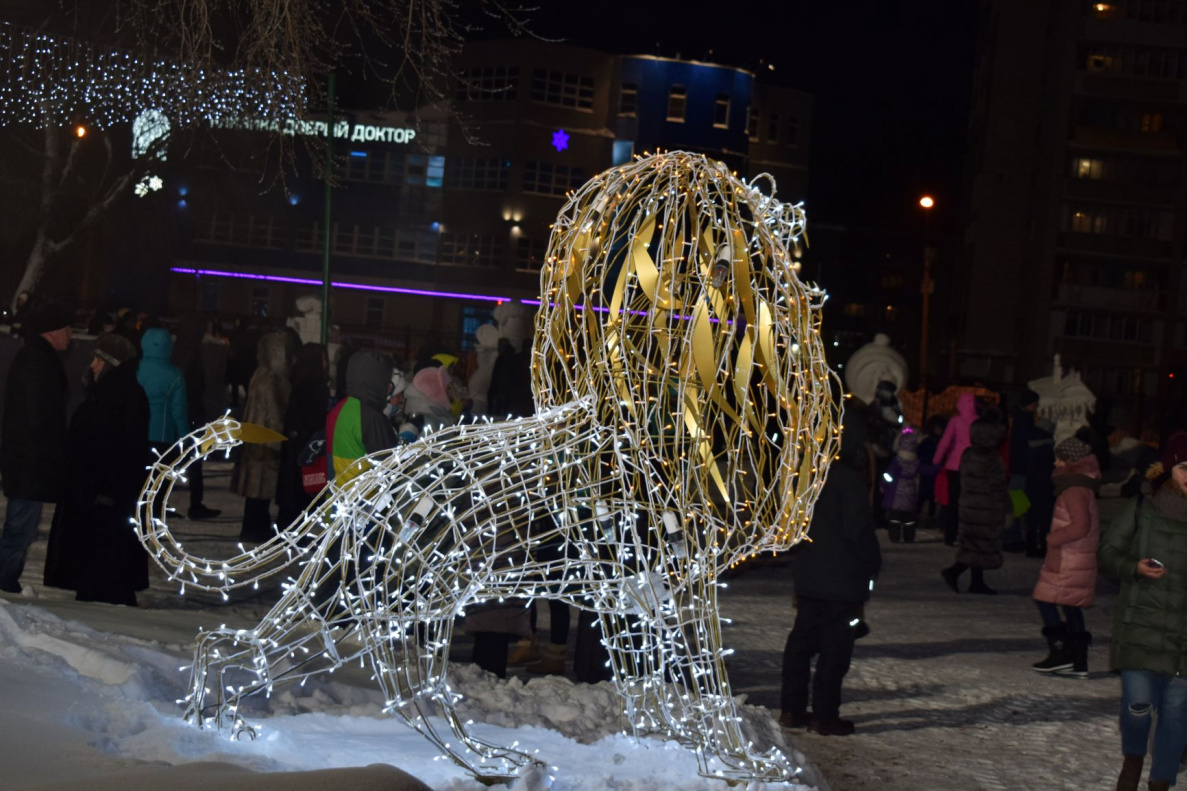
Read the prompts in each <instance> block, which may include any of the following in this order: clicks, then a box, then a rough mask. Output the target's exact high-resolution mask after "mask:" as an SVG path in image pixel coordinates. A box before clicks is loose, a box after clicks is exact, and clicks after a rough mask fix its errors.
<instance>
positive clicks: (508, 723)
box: [0, 465, 1120, 791]
mask: <svg viewBox="0 0 1187 791" xmlns="http://www.w3.org/2000/svg"><path fill="white" fill-rule="evenodd" d="M226 475H227V470H226V468H225V466H219V465H214V466H212V468H211V469H210V471H209V474H208V478H209V481H208V488H209V494H208V496H207V501H208V504H209V505H212V506H214V507H222V508H224V509H226V513H227V515H228V516H227V518H224V519H222V520H220V521H218V522H202V523H191V522H184V521H180V522H178V523H177V525H176V529H177V531H178V533H179V536H180V537H181V538H182V539H183V540H185V541H186V542H187V547H188V548H190V549H192V550H195V551H198V550H210V551H211V553H212V554H213V553H214V552H216V551H219V549H220V548H221V550H223V551H229V550H231V549H232V548H233V544H234V536H235V535H236V534H237V532H238V523H237V522H238V519H237V514H238V508H239V507H240V505H239V503H240V502H241V501H239V500H238V498H236V497H234V496H233V495H230V494H229V493H228V492H227V491H226V485H225V484H226V480H227V477H226ZM180 499H182V500H183V502H184V499H185V495H184V494H182V495H181V497H180ZM182 504H183V503H178V504H177V505H182ZM1115 505H1116V504H1115V503H1111V502H1107V501H1106V502H1103V503H1102V514H1108V513H1110V512H1111V511H1112V510H1115ZM48 517H49V513H47V515H46V520H45V521H44V522H43V525H42V536H41V538H40V539H39V541H38V543H37V544H35V545H34V549H33V552H32V554H31V556H30V562H29V565H28V567H27V569H26V574H25V578H24V580H23V582H24V583H25V584H26V585H30V586H32V587H33V588H34V590H35V593H34V595H33V596H32V597H5V598H4V599H3V600H2V602H0V690H2V691H3V700H4V701H5V708H6V709H8V711H9V712H10V713H9V714H8V715H7V716H6V717H5V718H3V719H4V720H5V722H4V723H3V724H0V762H3V764H4V765H5V767H6V769H5V777H6V782H9V781H13V780H15V781H16V787H31V786H34V785H37V784H43V783H50V782H56V781H61V780H68V779H71V778H80V777H92V776H99V775H101V774H102V773H103V772H110V771H113V770H115V769H120V768H126V767H128V766H136V765H139V764H141V763H142V762H146V761H147V762H164V763H173V764H176V763H182V762H185V761H211V760H215V761H224V762H228V763H232V764H237V765H239V766H244V767H247V768H250V769H254V770H257V771H263V772H267V771H281V770H293V769H323V768H327V767H335V766H359V765H366V764H370V763H376V762H382V763H390V764H393V765H395V766H398V767H400V768H402V769H404V770H406V771H408V772H410V773H411V774H413V775H415V776H417V777H419V778H420V779H422V780H423V781H425V782H426V783H428V784H429V785H430V786H431V787H433V788H434V789H441V790H444V789H449V791H471V790H472V789H475V790H476V789H479V788H481V786H480V785H478V784H477V783H476V782H475V781H473V780H470V779H468V778H467V777H466V776H465V775H464V774H462V773H461V772H460V771H459V770H456V769H455V768H453V767H452V765H449V764H447V763H446V762H444V761H434V760H433V756H432V751H431V750H430V749H429V745H428V743H427V742H425V741H424V740H423V739H421V737H419V736H417V735H415V734H413V733H412V732H411V731H409V730H408V729H407V728H406V727H404V726H403V725H401V724H400V723H399V722H396V721H395V720H393V719H391V718H385V717H382V716H381V715H379V714H378V708H379V705H380V699H379V698H380V696H379V694H378V692H377V690H375V688H374V686H373V685H372V684H370V683H368V680H367V678H366V674H365V673H362V672H357V671H356V672H350V671H346V672H342V673H339V674H335V677H334V678H333V679H326V680H325V681H319V682H311V684H310V685H309V687H308V688H306V689H302V690H296V689H293V690H288V691H285V692H284V693H282V694H279V695H276V696H274V698H273V699H272V700H271V701H269V703H268V704H267V706H266V709H261V710H260V711H259V712H258V719H257V721H258V722H261V723H263V725H264V731H263V734H264V736H263V737H262V738H261V739H259V740H257V741H255V742H245V743H239V742H236V743H232V742H228V741H226V739H225V737H220V736H218V735H217V734H215V733H210V732H206V733H203V732H200V731H198V730H196V729H194V728H192V727H190V726H188V725H185V724H184V723H182V722H181V720H180V709H178V708H177V707H176V706H175V705H174V704H173V701H174V699H175V698H176V697H179V696H180V694H183V692H182V689H183V686H184V681H185V676H184V674H180V673H179V672H178V670H177V667H178V665H180V664H188V658H187V655H188V651H189V642H190V640H191V639H192V637H193V635H194V633H195V632H196V630H197V628H198V627H199V626H207V627H211V626H218V625H220V624H222V623H227V624H229V625H235V624H240V625H244V626H247V625H250V624H251V623H252V622H253V621H255V620H258V619H259V617H260V616H262V615H263V614H264V613H265V612H266V611H267V608H268V607H269V606H270V604H271V602H272V601H273V600H274V596H275V590H274V589H270V590H261V591H259V592H255V593H252V594H250V595H249V596H247V597H242V596H241V597H235V598H232V601H231V602H230V603H227V604H224V603H223V602H222V601H221V597H218V596H217V595H215V596H206V597H204V596H194V595H193V594H187V595H186V597H185V598H184V599H182V598H179V597H178V596H177V595H176V591H175V590H174V588H173V586H171V585H169V584H168V583H167V581H166V580H165V579H164V576H163V574H162V573H160V572H159V570H158V569H156V568H155V566H154V567H153V587H152V589H151V590H150V591H149V592H147V593H146V594H144V595H142V597H141V598H142V600H143V603H144V604H147V605H148V608H141V609H138V610H135V611H130V610H127V609H126V608H115V607H109V606H105V605H87V604H79V603H75V602H73V601H70V598H71V595H70V594H67V593H65V592H62V591H55V590H53V589H44V588H43V587H42V586H41V583H40V576H41V571H42V564H43V562H44V552H45V544H44V538H45V534H46V533H47V532H48V528H49V519H48ZM882 538H883V550H884V558H885V564H884V566H885V570H884V572H883V574H882V577H881V579H880V580H879V581H878V588H877V590H876V592H875V598H874V600H873V601H872V602H871V604H870V605H869V607H868V609H867V620H868V621H869V623H870V626H871V628H872V630H873V631H872V634H871V635H870V636H869V637H867V638H865V639H863V640H861V641H860V642H859V643H858V647H857V651H856V653H855V656H854V662H853V668H852V670H851V671H850V673H849V676H848V678H847V679H846V684H845V694H844V703H843V706H842V714H843V716H846V717H850V718H852V719H854V720H855V721H856V723H857V728H858V730H857V734H855V735H854V736H851V737H847V738H841V737H820V736H815V735H813V734H808V733H803V732H797V733H792V734H788V735H781V734H778V733H777V731H778V729H777V728H775V727H773V722H772V721H771V717H776V716H778V702H779V671H780V662H781V656H782V650H783V643H784V640H785V639H786V635H787V631H788V630H789V629H790V626H791V621H792V618H793V611H792V608H791V579H790V576H789V573H788V569H787V567H786V566H781V565H775V564H771V565H762V566H758V567H755V568H753V569H750V570H748V571H746V572H744V573H742V574H740V575H738V576H736V577H734V578H733V579H730V580H729V588H728V589H727V590H725V591H723V592H722V595H721V601H722V606H723V610H724V613H723V614H724V615H725V616H727V617H729V618H732V619H733V625H732V626H730V627H727V628H726V630H725V639H726V642H727V644H728V645H729V647H732V648H734V649H735V650H736V653H735V654H734V656H733V657H731V664H730V675H731V682H732V684H733V691H734V694H735V695H739V696H742V695H744V696H745V697H746V699H747V703H748V704H752V705H750V706H747V707H746V708H745V711H744V714H745V717H746V719H747V721H748V723H749V727H750V729H751V731H752V732H754V733H755V734H756V735H757V736H758V737H759V738H760V739H761V738H764V737H765V738H769V739H772V740H775V741H779V740H780V739H783V738H786V739H787V740H788V741H789V743H790V746H792V747H793V749H794V750H795V751H796V752H800V753H803V754H804V755H806V757H807V759H808V765H806V767H805V769H806V774H805V779H806V780H812V779H813V774H814V770H813V768H812V766H811V764H812V763H814V764H815V765H816V766H817V767H818V768H819V770H820V772H821V773H822V775H823V777H824V779H825V781H826V782H827V786H828V787H829V788H831V789H832V791H874V790H875V789H877V791H933V790H934V791H940V790H945V791H946V790H948V789H960V791H978V790H979V789H983V790H984V791H989V790H990V789H1011V790H1013V789H1024V788H1038V787H1041V788H1053V789H1096V788H1100V789H1105V788H1111V787H1112V782H1113V780H1114V778H1115V776H1116V771H1117V768H1118V766H1119V760H1120V755H1119V753H1120V749H1119V737H1118V735H1117V726H1116V711H1117V706H1118V696H1119V692H1120V690H1119V682H1118V681H1117V679H1116V677H1115V676H1113V675H1111V674H1108V673H1107V672H1104V669H1105V664H1106V652H1107V635H1108V631H1109V623H1110V619H1111V614H1112V605H1113V601H1114V598H1115V588H1114V586H1112V585H1111V584H1110V583H1107V582H1102V583H1101V584H1100V591H1101V594H1102V595H1101V596H1100V597H1099V599H1098V604H1097V606H1096V607H1095V608H1093V609H1092V610H1090V611H1089V612H1088V624H1089V628H1090V629H1091V630H1092V632H1093V633H1094V634H1095V636H1096V644H1095V646H1094V647H1093V648H1092V651H1091V666H1092V669H1093V673H1092V677H1091V679H1089V680H1087V681H1079V680H1072V679H1061V678H1045V677H1042V676H1039V675H1038V674H1036V673H1034V672H1033V671H1032V670H1030V667H1029V666H1030V664H1031V663H1032V662H1034V661H1036V660H1037V659H1040V658H1042V656H1043V645H1042V640H1041V638H1040V636H1039V626H1040V622H1039V618H1038V614H1037V612H1036V611H1035V608H1034V605H1033V603H1032V602H1031V601H1030V598H1029V596H1030V589H1031V587H1032V585H1033V582H1034V579H1035V578H1036V576H1037V573H1038V567H1039V561H1037V560H1029V559H1026V558H1023V557H1020V556H1018V555H1007V557H1006V567H1005V568H1004V569H1003V570H1001V571H997V572H991V573H989V574H987V581H988V582H989V584H990V585H993V586H995V587H997V588H998V589H999V590H1000V591H1001V593H1000V595H998V596H996V597H979V596H968V595H964V594H961V595H956V594H953V593H951V591H949V590H948V589H947V588H946V587H945V586H944V584H943V582H942V581H941V579H940V577H939V575H938V571H939V569H940V568H941V567H942V566H944V565H947V564H949V563H950V562H951V555H952V550H951V549H949V548H947V547H944V546H943V545H942V544H941V543H939V541H938V539H937V538H936V533H935V532H934V531H922V532H921V536H920V538H921V540H920V542H918V543H916V544H914V545H901V544H900V545H896V544H889V543H887V542H886V541H885V536H884V534H883V535H882ZM546 622H547V608H541V626H542V627H543V626H545V625H546ZM468 652H469V646H468V644H467V642H466V641H465V640H464V639H459V641H458V644H457V645H456V646H455V650H454V658H455V660H458V661H462V662H464V661H465V660H466V659H467V658H468ZM454 680H455V684H456V685H457V686H459V687H460V688H461V689H462V690H463V692H465V693H466V694H467V698H468V699H467V705H468V706H469V710H468V711H467V712H466V713H467V715H468V716H471V717H472V718H473V719H474V720H475V721H476V722H478V723H480V725H479V727H480V728H482V729H486V730H484V731H483V732H484V733H486V734H488V735H491V736H492V737H494V738H507V737H510V738H514V739H520V740H521V741H522V742H524V743H525V744H528V745H531V746H532V748H533V749H539V750H540V751H541V755H542V756H545V757H546V758H547V759H548V761H549V763H551V764H553V765H555V766H556V767H557V772H556V773H555V777H556V780H555V781H554V782H553V783H552V788H554V789H557V791H567V790H568V789H572V791H586V790H589V791H593V790H594V789H599V790H600V789H606V790H607V791H609V790H610V789H613V790H614V791H634V790H635V789H638V790H639V791H642V789H707V790H708V789H718V788H725V786H724V785H722V784H720V783H719V782H717V781H708V780H703V779H701V778H698V777H697V775H696V771H695V768H696V767H695V761H693V760H692V759H691V757H690V756H689V755H687V754H685V753H683V752H682V751H681V750H679V749H676V748H674V747H672V746H669V745H664V744H662V743H660V742H656V741H647V742H644V743H643V744H636V743H634V742H633V741H632V740H629V739H626V738H624V737H621V736H618V735H616V734H615V732H614V728H613V727H611V725H610V723H611V722H612V721H613V720H615V719H616V714H617V706H618V704H617V700H616V699H615V698H614V697H613V695H612V694H611V689H610V688H609V687H608V686H607V685H597V686H584V685H573V684H570V683H569V682H567V681H566V680H564V679H560V678H545V679H535V680H530V681H528V677H526V676H524V677H522V678H513V679H511V680H509V681H506V682H497V681H493V680H492V679H491V678H490V677H487V676H485V675H484V674H482V673H481V672H479V671H477V670H476V669H474V668H472V667H468V666H465V665H458V666H457V669H456V676H455V679H454ZM525 681H527V683H524V682H525ZM756 707H768V708H769V709H770V712H769V716H768V714H767V712H765V711H763V710H762V709H761V708H756ZM249 718H250V717H249ZM544 782H545V779H543V778H522V779H521V780H520V781H518V782H517V783H516V784H515V788H516V789H517V791H534V790H535V789H537V788H543V787H544ZM755 785H756V788H757V787H759V786H758V785H757V784H755ZM819 785H820V787H821V788H823V787H824V784H823V783H820V784H819ZM90 787H91V788H93V789H97V788H98V787H101V786H94V785H91V786H90ZM259 787H260V788H264V787H266V785H265V784H263V783H261V784H260V785H259Z"/></svg>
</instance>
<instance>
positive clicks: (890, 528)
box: [886, 519, 903, 544]
mask: <svg viewBox="0 0 1187 791" xmlns="http://www.w3.org/2000/svg"><path fill="white" fill-rule="evenodd" d="M886 534H887V535H889V536H890V540H891V541H892V542H894V543H895V544H897V543H898V542H899V539H901V538H902V536H903V523H902V522H900V521H898V520H897V519H891V520H890V522H889V523H887V525H886Z"/></svg>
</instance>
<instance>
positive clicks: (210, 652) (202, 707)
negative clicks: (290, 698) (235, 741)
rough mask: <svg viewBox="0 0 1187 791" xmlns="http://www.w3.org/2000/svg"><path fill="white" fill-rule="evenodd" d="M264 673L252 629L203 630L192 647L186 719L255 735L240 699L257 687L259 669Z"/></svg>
mask: <svg viewBox="0 0 1187 791" xmlns="http://www.w3.org/2000/svg"><path fill="white" fill-rule="evenodd" d="M261 667H263V668H264V671H265V672H266V660H265V659H264V655H263V651H262V650H261V644H260V642H259V640H258V639H256V638H255V636H254V634H253V633H252V632H251V631H246V630H234V629H226V628H223V629H218V630H215V631H211V632H203V633H202V634H201V635H199V637H198V642H197V646H196V647H195V649H194V664H193V667H192V668H191V669H190V691H189V694H188V695H187V696H186V699H185V704H186V710H185V719H186V721H187V722H192V723H194V724H195V725H197V726H198V727H200V728H206V727H208V726H209V725H213V726H214V727H215V728H217V729H218V730H220V731H221V730H230V731H231V737H232V738H238V737H239V736H240V735H248V736H250V737H254V735H255V733H254V731H253V730H252V729H251V728H250V727H249V726H248V725H247V724H246V722H244V720H243V718H242V716H241V714H240V711H239V706H240V701H241V700H242V698H243V696H244V694H245V693H249V690H250V689H251V688H253V687H255V686H257V684H258V682H259V680H260V678H259V670H260V668H261Z"/></svg>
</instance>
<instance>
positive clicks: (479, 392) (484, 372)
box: [466, 324, 499, 417]
mask: <svg viewBox="0 0 1187 791" xmlns="http://www.w3.org/2000/svg"><path fill="white" fill-rule="evenodd" d="M474 337H475V338H476V339H477V341H478V344H477V347H476V349H475V356H477V358H478V365H477V366H476V367H475V368H474V373H472V374H470V380H469V381H468V382H467V383H466V386H467V389H469V391H470V414H472V415H474V416H475V417H482V416H483V415H486V414H487V408H486V405H487V396H488V394H489V393H490V377H491V374H492V373H493V372H494V370H495V360H497V359H498V357H499V330H498V329H497V328H496V327H495V325H493V324H483V325H482V326H481V327H479V328H478V330H477V331H476V332H475V333H474Z"/></svg>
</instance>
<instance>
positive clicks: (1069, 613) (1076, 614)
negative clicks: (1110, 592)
mask: <svg viewBox="0 0 1187 791" xmlns="http://www.w3.org/2000/svg"><path fill="white" fill-rule="evenodd" d="M1035 604H1037V605H1038V607H1039V615H1041V616H1042V618H1043V626H1051V627H1055V626H1063V625H1064V623H1065V622H1066V623H1067V631H1068V634H1080V633H1081V632H1083V631H1085V629H1084V611H1083V610H1081V609H1080V608H1079V607H1071V606H1069V605H1066V604H1065V605H1063V618H1060V617H1059V609H1060V605H1058V604H1052V603H1051V602H1049V601H1036V602H1035Z"/></svg>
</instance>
